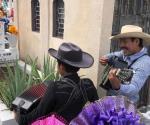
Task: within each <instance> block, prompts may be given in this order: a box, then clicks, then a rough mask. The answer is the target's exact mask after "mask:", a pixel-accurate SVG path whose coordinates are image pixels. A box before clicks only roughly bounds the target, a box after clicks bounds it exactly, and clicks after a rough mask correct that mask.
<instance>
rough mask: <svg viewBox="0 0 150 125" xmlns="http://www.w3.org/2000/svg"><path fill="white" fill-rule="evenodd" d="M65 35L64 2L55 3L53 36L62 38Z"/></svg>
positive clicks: (59, 0)
mask: <svg viewBox="0 0 150 125" xmlns="http://www.w3.org/2000/svg"><path fill="white" fill-rule="evenodd" d="M63 34H64V2H63V0H54V2H53V36H54V37H60V38H62V37H63Z"/></svg>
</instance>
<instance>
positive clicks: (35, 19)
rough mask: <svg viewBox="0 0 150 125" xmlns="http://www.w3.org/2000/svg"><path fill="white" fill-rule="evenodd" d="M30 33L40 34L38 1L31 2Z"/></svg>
mask: <svg viewBox="0 0 150 125" xmlns="http://www.w3.org/2000/svg"><path fill="white" fill-rule="evenodd" d="M31 11H32V31H36V32H40V3H39V1H38V0H32V1H31Z"/></svg>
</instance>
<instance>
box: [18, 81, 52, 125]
mask: <svg viewBox="0 0 150 125" xmlns="http://www.w3.org/2000/svg"><path fill="white" fill-rule="evenodd" d="M54 84H55V83H54V82H52V83H50V84H49V86H48V88H47V91H46V93H45V95H44V97H43V98H42V100H41V101H40V103H39V105H38V106H37V108H36V109H34V110H33V111H32V112H31V113H28V114H27V115H21V114H18V113H17V120H18V123H19V125H28V124H29V123H31V122H33V121H35V120H36V119H37V118H39V117H41V116H44V115H46V114H48V113H50V112H51V111H52V109H53V107H54V105H55V104H54V94H55V92H54Z"/></svg>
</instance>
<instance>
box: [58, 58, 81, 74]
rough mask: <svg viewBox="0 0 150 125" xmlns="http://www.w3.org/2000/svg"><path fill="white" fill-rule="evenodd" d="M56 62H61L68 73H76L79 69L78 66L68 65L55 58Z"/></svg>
mask: <svg viewBox="0 0 150 125" xmlns="http://www.w3.org/2000/svg"><path fill="white" fill-rule="evenodd" d="M57 62H58V65H61V64H62V65H63V66H64V67H65V70H66V72H68V73H76V72H78V71H79V69H80V68H78V67H74V66H71V65H68V64H66V63H64V62H62V61H60V60H57Z"/></svg>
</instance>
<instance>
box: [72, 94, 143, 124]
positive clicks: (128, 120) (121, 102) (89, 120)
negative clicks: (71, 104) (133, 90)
mask: <svg viewBox="0 0 150 125" xmlns="http://www.w3.org/2000/svg"><path fill="white" fill-rule="evenodd" d="M70 125H141V123H140V116H139V115H138V114H137V112H136V109H135V107H134V105H133V103H132V102H130V101H129V100H128V99H127V98H126V97H124V96H107V97H104V98H102V99H100V100H98V101H95V102H94V103H91V104H90V105H88V106H86V107H85V108H84V109H83V110H82V112H81V113H80V114H79V115H78V116H77V117H76V118H75V119H73V120H72V121H71V122H70Z"/></svg>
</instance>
